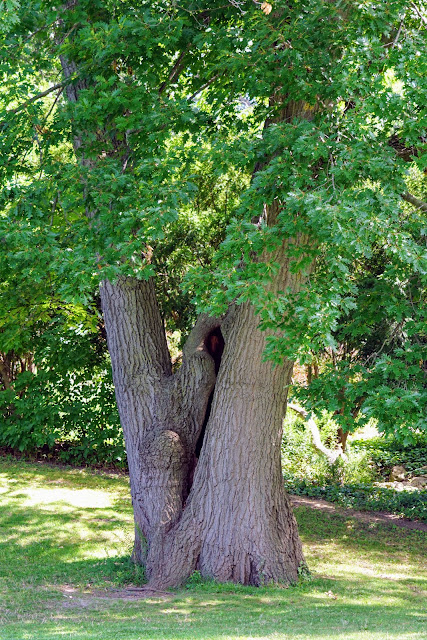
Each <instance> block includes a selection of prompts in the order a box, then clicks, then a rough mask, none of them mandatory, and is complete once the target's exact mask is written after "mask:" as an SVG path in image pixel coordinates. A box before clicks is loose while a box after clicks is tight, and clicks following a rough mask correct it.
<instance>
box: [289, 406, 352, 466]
mask: <svg viewBox="0 0 427 640" xmlns="http://www.w3.org/2000/svg"><path fill="white" fill-rule="evenodd" d="M288 409H292V411H295V413H298V414H299V415H300V416H302V417H303V418H304V420H305V421H306V422H307V425H308V428H309V429H310V433H311V437H312V443H313V447H314V448H315V449H316V450H317V451H319V452H320V453H322V454H323V455H324V456H326V458H327V460H328V463H329V464H330V465H332V464H334V462H336V460H337V459H338V458H339V457H341V458H343V459H344V460H345V459H346V456H345V454H344V453H343V452H342V449H341V447H339V448H338V449H335V451H331V449H328V447H325V445H324V444H323V442H322V440H321V438H320V431H319V427H318V426H317V424H316V422H315V421H314V420H313V418H312V417H311V416H309V413H308V412H307V411H306V410H305V409H303V408H302V407H300V406H298V405H296V404H288Z"/></svg>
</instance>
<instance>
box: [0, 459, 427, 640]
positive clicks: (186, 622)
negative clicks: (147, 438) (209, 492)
mask: <svg viewBox="0 0 427 640" xmlns="http://www.w3.org/2000/svg"><path fill="white" fill-rule="evenodd" d="M296 515H297V519H298V522H299V527H300V533H301V537H302V540H303V543H304V550H305V554H306V558H307V561H308V563H309V566H310V568H311V571H312V577H311V579H305V580H303V581H302V582H301V583H300V584H299V585H297V586H296V587H291V588H288V589H281V588H277V587H263V588H260V589H255V588H247V587H237V586H235V585H218V584H215V583H212V582H203V581H201V580H200V579H199V578H198V577H197V575H196V576H195V577H194V578H192V580H190V581H189V583H188V584H187V585H186V586H185V587H183V588H181V589H179V590H177V591H175V592H174V593H173V594H172V596H171V598H170V599H160V598H150V599H148V600H136V599H132V598H128V599H123V598H119V597H117V595H122V594H121V593H120V591H119V592H118V593H117V592H115V591H114V590H122V589H123V588H124V587H125V586H126V585H140V584H141V582H142V579H143V576H142V573H141V571H140V570H137V569H135V567H134V566H133V565H132V564H131V563H130V562H129V553H130V550H131V545H132V509H131V503H130V498H129V489H128V480H127V478H126V477H124V476H108V475H102V474H98V473H94V472H90V471H82V470H76V469H68V468H67V469H60V468H54V467H49V466H47V465H43V464H27V463H24V462H17V461H15V460H7V459H0V640H53V639H55V640H56V639H58V640H66V639H68V638H73V639H76V640H158V639H159V640H160V639H162V640H163V639H165V640H173V639H184V638H185V639H203V640H243V639H244V640H249V639H257V640H263V639H267V638H268V639H269V640H270V639H271V640H291V639H292V640H294V639H295V640H306V639H308V638H310V640H341V639H342V640H344V639H346V640H427V599H426V585H427V574H426V567H425V564H424V563H425V559H426V556H427V553H426V552H427V534H426V533H424V532H420V531H406V530H403V529H397V528H396V527H395V526H390V525H383V524H371V525H370V524H363V523H359V522H358V521H357V520H355V519H353V518H350V517H346V516H343V515H338V514H327V513H321V512H319V511H312V510H310V509H309V508H305V507H300V508H299V509H297V510H296Z"/></svg>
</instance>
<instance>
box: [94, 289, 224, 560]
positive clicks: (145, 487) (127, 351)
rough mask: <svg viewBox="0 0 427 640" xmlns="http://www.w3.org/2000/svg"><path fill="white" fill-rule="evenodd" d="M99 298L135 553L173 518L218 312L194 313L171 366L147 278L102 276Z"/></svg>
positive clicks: (201, 407) (209, 383)
mask: <svg viewBox="0 0 427 640" xmlns="http://www.w3.org/2000/svg"><path fill="white" fill-rule="evenodd" d="M101 302H102V309H103V313H104V318H105V326H106V331H107V340H108V348H109V351H110V354H111V361H112V368H113V378H114V384H115V389H116V398H117V405H118V409H119V413H120V420H121V424H122V427H123V432H124V437H125V442H126V450H127V456H128V464H129V475H130V481H131V494H132V503H133V509H134V519H135V548H134V558H135V560H136V561H138V562H144V561H145V556H146V547H145V545H146V544H148V546H150V544H151V542H152V540H153V539H154V538H155V537H157V536H158V534H159V532H164V531H167V530H168V529H169V528H170V527H171V526H172V525H173V523H174V522H175V521H176V520H177V519H178V518H179V516H180V514H181V511H182V507H183V503H184V501H185V499H186V497H187V495H188V490H189V486H188V485H189V482H190V481H191V474H192V471H193V467H194V463H195V461H194V452H195V448H196V443H197V439H198V437H199V435H200V431H201V429H202V425H203V420H204V417H205V413H206V408H207V405H208V400H209V396H210V393H211V391H212V388H213V386H214V384H215V364H214V360H213V358H212V356H211V355H210V354H209V353H208V351H207V349H206V347H205V340H206V338H207V336H208V335H209V332H210V331H212V329H213V328H215V327H216V326H218V320H217V319H214V318H206V317H201V318H200V319H199V322H198V323H197V324H196V326H195V327H194V329H193V331H192V333H191V334H190V336H189V339H188V341H187V344H186V346H185V348H184V354H183V364H182V366H181V368H180V370H179V371H178V372H177V373H176V374H174V375H173V374H172V369H171V362H170V357H169V352H168V348H167V344H166V337H165V332H164V328H163V322H162V319H161V316H160V312H159V309H158V305H157V300H156V295H155V290H154V282H153V280H152V279H150V280H148V281H145V280H142V281H140V280H136V279H132V278H121V279H120V280H119V281H118V282H116V283H115V284H112V283H110V282H107V281H105V282H103V283H102V286H101Z"/></svg>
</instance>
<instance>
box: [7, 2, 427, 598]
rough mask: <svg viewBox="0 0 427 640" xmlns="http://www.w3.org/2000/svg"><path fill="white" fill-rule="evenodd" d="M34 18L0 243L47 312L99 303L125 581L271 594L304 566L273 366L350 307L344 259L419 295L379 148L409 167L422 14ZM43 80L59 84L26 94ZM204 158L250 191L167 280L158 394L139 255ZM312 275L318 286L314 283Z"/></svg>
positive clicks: (110, 9) (314, 7) (418, 96)
mask: <svg viewBox="0 0 427 640" xmlns="http://www.w3.org/2000/svg"><path fill="white" fill-rule="evenodd" d="M35 6H36V5H35V4H34V5H33V4H31V5H30V8H29V9H26V10H25V11H18V13H17V16H18V17H17V21H18V27H17V26H16V25H15V27H14V34H13V36H12V35H10V34H9V32H8V30H7V28H6V29H5V35H4V37H3V42H2V52H1V55H2V63H3V65H4V67H3V68H4V70H5V71H6V72H7V90H6V91H5V95H4V97H3V100H4V101H5V102H6V103H7V104H9V105H10V107H9V110H8V111H7V112H6V113H4V114H3V116H2V126H3V133H4V142H3V150H2V155H3V158H6V157H7V158H8V161H9V162H8V164H7V165H6V163H5V162H2V171H3V180H4V181H5V183H6V184H7V185H8V190H9V191H8V192H9V193H10V190H11V189H13V194H14V195H13V199H12V203H10V202H8V203H6V202H5V201H4V203H3V207H4V211H5V215H4V216H3V218H2V225H4V226H5V227H6V229H7V230H8V233H10V234H12V237H16V235H17V234H18V233H19V231H20V225H21V226H25V225H28V227H29V228H30V229H31V232H32V234H34V235H35V236H36V237H38V238H39V239H40V240H39V241H40V246H41V247H42V248H43V250H46V249H47V251H48V262H49V265H50V269H51V270H52V272H55V273H58V274H61V275H62V276H63V277H64V276H65V282H64V285H63V288H62V294H63V295H64V297H70V298H72V299H75V298H76V297H79V298H81V297H82V296H84V295H85V293H86V292H87V290H88V289H89V288H90V286H93V283H94V281H98V282H100V284H101V288H100V290H101V298H102V306H103V311H104V317H105V324H106V328H107V334H108V343H109V350H110V354H111V360H112V365H113V376H114V382H115V387H116V396H117V402H118V408H119V413H120V418H121V422H122V426H123V430H124V433H125V438H126V446H127V453H128V459H129V470H130V477H131V491H132V499H133V506H134V513H135V526H136V542H135V552H134V555H135V558H136V559H137V560H138V561H141V562H144V563H145V564H146V567H147V572H148V576H149V580H150V585H151V586H152V587H157V588H164V587H167V586H171V585H174V584H178V583H179V582H180V581H182V580H183V579H185V577H186V576H188V575H189V574H190V573H191V572H192V571H193V570H194V568H195V567H198V568H199V569H200V570H201V572H202V574H203V575H209V576H212V577H215V578H217V579H219V580H234V581H239V582H243V583H251V584H261V583H262V582H268V581H275V582H284V583H289V582H294V581H295V580H296V579H297V577H298V572H299V569H300V567H301V565H302V564H303V562H304V559H303V555H302V551H301V543H300V541H299V538H298V534H297V529H296V524H295V520H294V518H293V515H292V512H291V509H290V506H289V502H288V500H287V498H286V496H285V494H284V490H283V483H282V476H281V468H280V439H281V423H282V418H283V415H284V409H285V400H286V389H287V386H288V385H289V382H290V376H291V373H292V361H293V358H295V356H296V355H297V354H298V350H299V349H300V348H301V345H304V343H305V342H307V341H310V343H311V345H312V346H313V347H314V346H316V345H319V344H321V345H324V344H325V343H326V344H327V343H328V341H329V340H330V336H331V327H333V325H334V322H335V320H336V318H337V317H338V315H339V314H340V313H342V312H343V311H344V312H345V311H346V310H349V309H350V308H351V307H352V299H353V297H354V293H355V287H354V285H353V283H352V281H351V273H350V269H349V265H350V263H351V261H352V260H353V258H354V255H355V254H356V255H361V256H364V255H368V254H369V252H371V251H372V247H374V246H377V245H380V246H382V247H383V248H384V250H385V251H387V252H389V253H390V252H395V253H397V254H398V255H399V256H400V259H401V260H403V261H408V260H410V261H412V262H413V264H414V265H415V269H416V270H417V273H420V274H422V273H423V272H424V271H423V270H424V265H425V261H424V258H423V257H422V255H421V248H420V245H419V244H417V242H416V240H415V239H414V238H412V237H411V236H409V238H408V234H407V232H406V231H405V232H404V233H401V232H400V230H399V228H398V226H397V225H398V221H399V215H400V210H401V194H403V193H406V184H405V172H406V167H405V166H404V165H403V164H402V163H401V162H400V160H399V158H396V157H395V155H394V151H393V149H392V148H391V147H390V145H389V144H388V141H389V139H390V136H391V135H392V133H394V132H395V131H396V130H398V134H399V139H400V140H402V141H403V142H404V144H405V145H406V146H407V147H410V146H412V147H413V146H414V145H418V143H419V141H418V138H419V136H420V135H422V131H421V130H422V128H423V127H424V126H425V122H426V112H425V108H424V107H423V106H420V105H424V104H426V102H425V100H423V93H425V80H423V75H422V67H423V65H425V62H424V61H423V59H421V58H420V57H419V56H417V51H419V50H422V45H423V43H424V41H425V36H424V32H423V31H421V30H420V22H422V21H423V20H424V19H425V17H424V13H423V9H419V8H418V7H417V6H415V5H414V8H411V9H410V10H408V9H407V6H406V3H403V2H393V3H386V4H384V6H383V5H380V6H374V5H372V4H371V3H369V2H366V3H359V4H357V5H353V3H350V2H349V3H342V4H340V3H337V5H335V4H333V3H330V2H320V3H319V2H317V1H316V2H315V1H314V0H313V1H312V2H308V3H307V2H305V3H299V2H297V3H293V4H292V5H290V4H289V5H288V3H286V2H279V1H278V2H277V3H275V6H274V7H272V6H271V5H270V4H269V3H263V5H261V8H260V7H259V6H258V5H257V3H253V2H250V1H249V0H248V1H247V2H237V1H236V2H234V1H233V2H230V3H229V4H227V3H223V2H209V3H206V2H202V1H201V0H199V1H197V2H194V3H192V4H191V5H190V6H189V7H188V8H187V7H180V6H178V5H176V4H175V3H174V2H167V1H165V2H161V1H159V2H155V3H152V2H150V3H148V2H145V1H144V0H140V1H139V2H132V3H130V2H129V3H127V2H123V3H121V4H120V6H119V7H117V6H114V4H113V3H110V2H108V1H101V0H98V1H97V2H90V3H89V2H86V0H80V1H79V2H71V3H68V4H66V5H64V6H63V7H62V8H61V9H59V10H58V9H57V8H55V7H54V6H53V5H52V3H51V2H48V1H46V2H41V3H40V2H39V3H38V4H37V8H38V11H37V13H36V12H35V11H34V9H35ZM40 8H41V9H42V11H40ZM53 52H54V53H55V54H56V58H55V60H53V59H52V53H53ZM18 56H19V58H18ZM58 59H59V60H60V62H61V68H62V77H63V82H62V83H61V85H60V86H59V87H58V84H57V83H56V82H55V83H53V84H52V85H51V87H50V88H45V87H42V86H40V85H41V83H42V82H43V80H46V79H50V80H51V81H52V82H53V80H54V79H55V74H56V73H57V71H58V70H59V68H58V62H57V60H58ZM393 83H394V84H393ZM399 83H401V84H399ZM29 86H31V87H32V88H33V91H34V93H33V94H32V95H31V97H30V98H28V95H27V94H28V87H29ZM49 91H51V93H49ZM54 91H55V92H57V99H56V102H55V104H54V105H53V106H52V108H51V109H50V110H49V108H48V107H47V106H46V103H45V102H43V100H44V99H45V98H47V96H48V95H51V94H52V93H53V92H54ZM63 93H65V94H66V96H67V101H64V100H63V98H61V96H62V95H63ZM23 94H25V97H24V96H23ZM38 98H39V99H38ZM72 149H73V152H72ZM36 152H37V153H36ZM204 154H208V156H209V158H210V161H211V162H212V163H213V165H214V166H215V170H216V172H217V174H218V175H221V174H226V172H227V171H229V170H230V168H233V169H235V168H236V167H238V169H239V171H247V172H250V173H251V174H252V179H251V182H250V185H249V186H248V188H246V189H244V188H243V189H242V193H241V198H240V204H239V206H238V207H237V208H236V209H235V211H234V218H233V219H232V221H231V222H230V224H229V226H228V228H227V232H226V233H225V232H224V236H225V239H224V242H223V243H222V244H221V246H220V247H219V249H218V251H217V252H216V254H215V256H214V257H213V259H212V262H211V263H210V264H209V265H208V267H207V268H200V269H198V270H194V271H193V272H192V273H191V274H189V278H188V285H187V286H188V287H189V288H192V289H193V291H194V295H195V297H196V299H197V301H198V305H199V309H200V310H201V311H204V312H205V313H202V314H201V315H200V316H199V317H198V319H197V321H196V323H195V325H194V327H193V329H192V330H191V331H190V333H189V336H188V338H187V341H186V343H185V345H184V348H183V362H182V365H181V367H180V369H179V370H178V371H176V372H175V373H173V372H172V367H171V362H170V358H169V354H168V349H167V342H166V337H165V331H164V325H163V319H162V314H161V310H160V308H159V305H158V300H157V297H156V283H155V269H154V265H155V260H154V259H153V256H155V255H156V251H160V252H161V247H162V244H163V243H164V235H165V232H167V230H168V228H169V227H170V225H171V224H173V223H174V221H175V220H178V221H179V219H180V215H181V212H182V210H183V208H185V207H186V206H190V205H191V203H192V202H194V193H195V183H194V174H195V173H196V171H195V166H196V165H197V161H198V158H200V155H204ZM23 155H24V157H25V158H27V164H26V165H24V168H22V161H23ZM28 158H29V159H30V163H32V166H31V167H29V166H28V164H29V160H28ZM414 161H416V162H418V163H419V164H420V166H422V162H423V159H422V155H421V153H419V154H418V157H417V158H416V160H414ZM34 169H36V170H37V174H36V173H35V171H34ZM26 172H27V174H28V175H30V176H31V177H30V179H28V177H27V175H25V173H26ZM15 191H16V193H15ZM48 198H49V199H50V201H51V202H50V203H49V205H48V206H47V204H48V203H47V199H48ZM48 221H51V223H50V227H49V231H48V233H47V237H44V236H45V235H46V234H45V225H46V223H47V222H48ZM355 231H356V233H355ZM33 237H34V236H33V235H31V239H33ZM32 241H33V240H32ZM320 257H322V259H323V260H324V262H325V264H326V265H327V267H328V269H327V274H326V275H327V277H323V278H322V277H318V278H316V279H315V278H314V277H313V276H312V274H313V269H314V267H315V264H316V261H317V262H318V261H319V259H320ZM18 259H22V260H23V259H24V258H22V256H21V258H18ZM38 274H40V267H35V268H34V269H33V270H32V277H35V276H37V275H38ZM324 275H325V274H324ZM307 285H308V286H307ZM86 295H87V294H86ZM325 310H326V313H325ZM308 329H309V330H308ZM272 362H273V363H274V365H275V366H272ZM212 394H213V395H212ZM201 436H202V437H201ZM199 450H200V456H199V457H198V460H196V452H199ZM196 463H197V464H196ZM145 543H146V546H144V545H145Z"/></svg>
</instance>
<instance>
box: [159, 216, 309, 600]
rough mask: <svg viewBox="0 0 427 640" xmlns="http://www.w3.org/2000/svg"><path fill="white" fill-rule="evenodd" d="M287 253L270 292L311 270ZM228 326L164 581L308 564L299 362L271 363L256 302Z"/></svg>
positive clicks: (274, 571) (163, 564)
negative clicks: (298, 434)
mask: <svg viewBox="0 0 427 640" xmlns="http://www.w3.org/2000/svg"><path fill="white" fill-rule="evenodd" d="M270 213H271V215H275V212H274V211H271V212H270ZM299 241H300V242H305V241H306V239H305V238H299ZM278 253H280V255H276V256H273V257H274V259H275V260H277V261H280V262H279V263H280V264H281V265H282V268H281V270H280V272H279V273H278V274H277V276H276V277H275V279H274V280H273V282H272V283H271V286H270V291H273V292H277V291H278V290H283V289H284V288H285V287H286V286H291V287H292V288H293V289H294V290H296V289H298V288H299V287H300V286H301V284H302V282H303V277H302V276H301V275H291V274H290V270H289V261H288V259H287V258H286V247H285V246H283V247H282V249H281V250H280V252H278ZM221 330H222V334H223V336H224V339H225V349H224V354H223V357H222V361H221V367H220V369H219V374H218V379H217V382H216V386H215V393H214V398H213V404H212V410H211V414H210V419H209V422H208V425H207V429H206V434H205V439H204V444H203V448H202V451H201V455H200V459H199V462H198V465H197V468H196V472H195V475H194V482H193V485H192V489H191V493H190V495H189V498H188V500H187V503H186V505H185V508H184V510H183V513H182V515H181V517H180V519H179V520H178V521H177V522H176V523H175V524H174V525H173V526H172V527H171V528H170V530H169V531H167V532H165V533H164V534H163V535H160V536H159V537H158V538H157V539H156V541H155V544H153V545H151V547H150V550H149V554H148V557H147V572H148V576H149V579H150V586H152V587H155V588H162V589H164V588H167V587H169V586H172V585H176V584H179V583H180V582H182V581H183V580H184V579H185V578H186V577H187V576H188V575H190V574H191V572H192V571H193V570H194V569H195V568H198V569H199V570H200V572H201V573H202V575H204V576H209V577H212V578H215V579H217V580H219V581H234V582H241V583H243V584H255V585H259V584H263V583H265V582H280V583H285V584H289V583H291V582H295V581H296V579H297V577H298V569H299V567H300V566H301V565H303V564H304V558H303V554H302V549H301V543H300V540H299V536H298V530H297V525H296V522H295V519H294V516H293V514H292V510H291V508H290V505H289V501H288V498H287V496H286V494H285V491H284V487H283V477H282V470H281V460H280V444H281V435H282V422H283V417H284V413H285V407H286V388H287V385H288V384H289V383H290V379H291V375H292V363H291V362H289V361H288V362H285V363H284V364H283V365H282V366H277V367H273V366H272V365H271V363H269V362H262V354H263V351H264V347H265V339H266V335H268V333H267V332H261V331H260V330H259V329H258V319H257V317H256V316H255V314H254V310H253V308H252V307H251V305H249V304H243V305H241V306H238V307H236V308H234V309H232V310H231V311H230V312H229V314H228V315H227V317H226V318H225V319H224V321H223V322H222V324H221Z"/></svg>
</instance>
